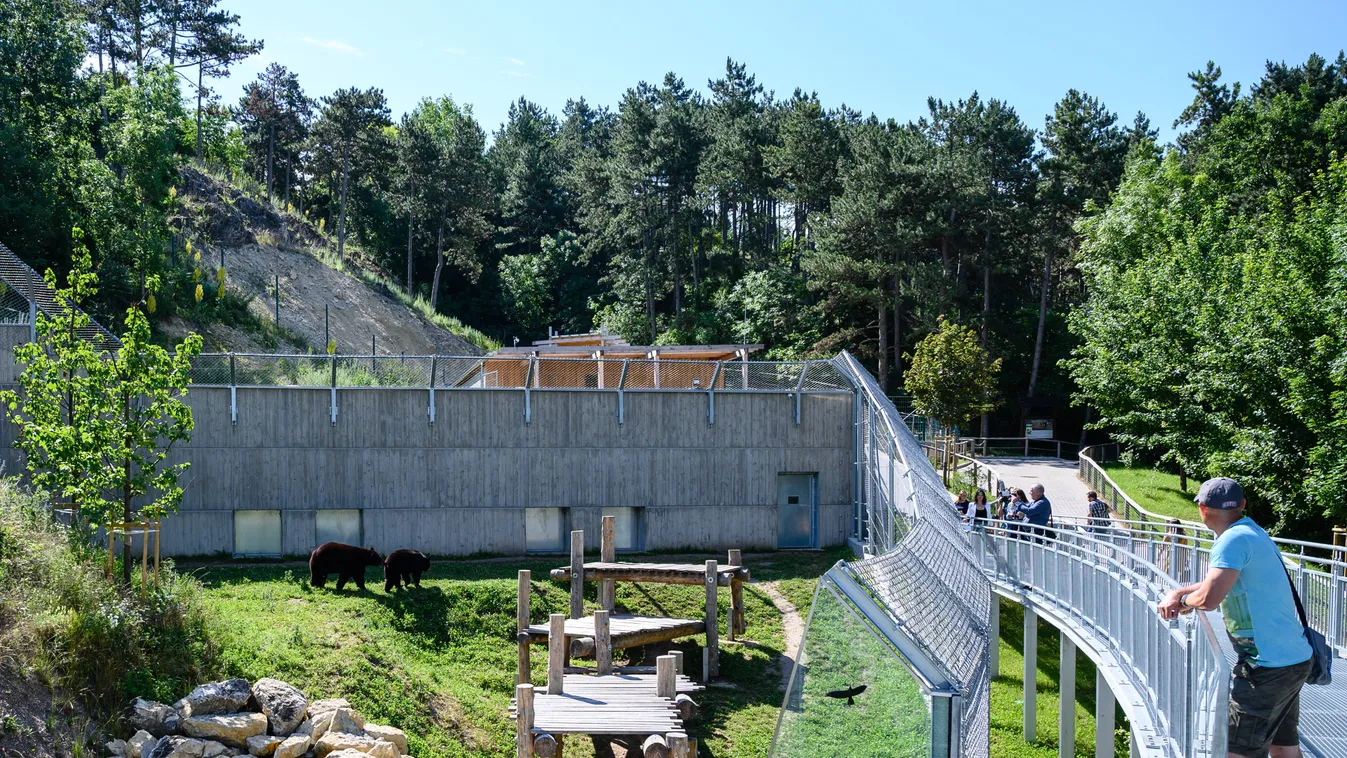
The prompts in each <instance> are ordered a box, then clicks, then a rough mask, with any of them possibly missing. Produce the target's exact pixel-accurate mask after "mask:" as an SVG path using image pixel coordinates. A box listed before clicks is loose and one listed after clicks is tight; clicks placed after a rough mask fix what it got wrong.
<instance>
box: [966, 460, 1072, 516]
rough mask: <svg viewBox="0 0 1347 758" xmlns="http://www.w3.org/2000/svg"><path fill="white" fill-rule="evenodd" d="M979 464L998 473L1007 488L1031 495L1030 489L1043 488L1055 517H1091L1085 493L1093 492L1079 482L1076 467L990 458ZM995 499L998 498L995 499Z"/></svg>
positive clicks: (1046, 462)
mask: <svg viewBox="0 0 1347 758" xmlns="http://www.w3.org/2000/svg"><path fill="white" fill-rule="evenodd" d="M978 460H980V461H982V462H983V463H986V464H987V465H988V466H991V467H992V468H994V469H996V471H997V473H999V474H1000V475H1001V478H1002V479H1004V480H1005V483H1006V486H1007V487H1010V488H1011V489H1022V490H1024V493H1025V494H1026V495H1027V494H1029V487H1031V486H1032V485H1035V484H1042V485H1043V490H1044V494H1046V495H1047V497H1048V500H1050V501H1052V513H1053V515H1055V516H1080V517H1084V516H1086V515H1088V511H1087V510H1086V508H1085V493H1086V492H1089V491H1090V488H1089V487H1088V486H1087V485H1086V484H1085V483H1084V482H1082V481H1081V480H1079V479H1077V478H1076V463H1075V462H1074V461H1064V460H1062V459H1061V458H1012V457H1001V456H990V457H987V458H979V459H978ZM991 496H992V497H995V494H992V495H991Z"/></svg>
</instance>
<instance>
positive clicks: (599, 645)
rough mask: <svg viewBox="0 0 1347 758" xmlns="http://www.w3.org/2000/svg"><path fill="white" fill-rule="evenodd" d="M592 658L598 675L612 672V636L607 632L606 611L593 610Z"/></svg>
mask: <svg viewBox="0 0 1347 758" xmlns="http://www.w3.org/2000/svg"><path fill="white" fill-rule="evenodd" d="M594 659H595V660H596V661H598V664H599V675H600V676H602V675H604V674H611V673H613V638H612V637H611V636H610V635H609V633H608V611H605V610H603V609H599V610H597V611H594Z"/></svg>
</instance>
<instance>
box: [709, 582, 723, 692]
mask: <svg viewBox="0 0 1347 758" xmlns="http://www.w3.org/2000/svg"><path fill="white" fill-rule="evenodd" d="M719 575H720V572H719V571H718V570H717V569H716V562H715V561H707V562H706V651H707V655H708V656H710V658H709V661H708V663H707V667H706V669H707V670H706V674H707V677H708V678H710V679H714V678H716V677H717V676H720V637H719V630H718V629H717V628H716V625H717V624H718V623H719V620H720V610H719V607H718V605H717V603H716V585H717V582H716V578H717V577H718V576H719Z"/></svg>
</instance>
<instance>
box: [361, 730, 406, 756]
mask: <svg viewBox="0 0 1347 758" xmlns="http://www.w3.org/2000/svg"><path fill="white" fill-rule="evenodd" d="M365 734H367V735H369V736H370V737H373V738H374V739H376V740H386V741H388V742H391V743H393V744H394V745H397V746H398V755H399V756H400V755H402V754H403V753H406V752H407V733H406V732H404V731H402V730H401V729H396V728H394V727H391V726H380V725H379V724H366V725H365ZM395 758H396V757H395Z"/></svg>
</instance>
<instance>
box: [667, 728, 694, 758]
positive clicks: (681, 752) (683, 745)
mask: <svg viewBox="0 0 1347 758" xmlns="http://www.w3.org/2000/svg"><path fill="white" fill-rule="evenodd" d="M664 741H665V742H667V743H668V744H669V758H690V757H691V753H689V752H688V736H687V735H686V734H684V733H683V732H669V733H668V734H666V735H664Z"/></svg>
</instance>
